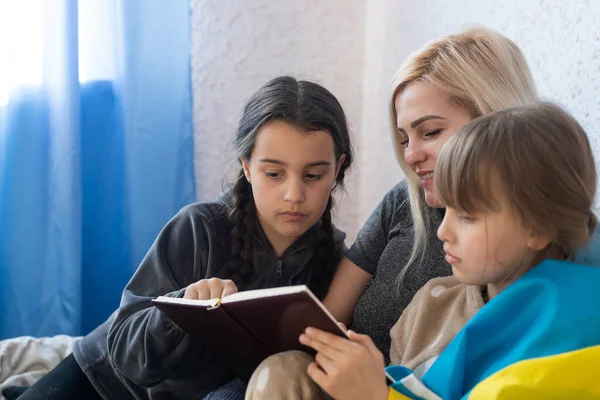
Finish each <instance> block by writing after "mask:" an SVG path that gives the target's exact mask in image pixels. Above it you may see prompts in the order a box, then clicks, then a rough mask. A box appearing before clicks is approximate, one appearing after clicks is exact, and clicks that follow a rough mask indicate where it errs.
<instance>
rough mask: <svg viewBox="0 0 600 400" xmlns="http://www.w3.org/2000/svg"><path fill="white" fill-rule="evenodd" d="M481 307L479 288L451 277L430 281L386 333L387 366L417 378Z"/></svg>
mask: <svg viewBox="0 0 600 400" xmlns="http://www.w3.org/2000/svg"><path fill="white" fill-rule="evenodd" d="M484 304H485V302H484V300H483V297H482V295H481V288H480V287H479V286H471V285H465V284H462V283H460V282H459V281H458V280H457V279H456V278H454V277H453V276H448V277H443V278H435V279H432V280H430V281H429V282H427V284H426V285H425V286H423V287H422V288H421V289H420V290H419V291H418V292H417V294H415V297H414V298H413V300H412V301H411V303H410V304H409V305H408V307H406V309H405V310H404V312H403V313H402V316H401V317H400V319H399V320H398V322H397V323H396V325H394V327H393V328H392V330H391V331H390V336H391V339H392V346H391V348H390V359H391V365H403V366H405V367H407V368H410V369H411V370H413V371H414V373H415V375H417V376H419V377H421V376H422V375H423V374H424V373H425V372H426V371H427V369H428V368H429V367H430V366H431V364H433V362H434V361H435V360H436V359H437V357H438V356H439V355H440V353H441V352H442V351H443V350H444V349H445V348H446V346H448V344H449V343H450V341H451V340H452V339H453V338H454V337H455V336H456V334H458V332H459V331H460V330H461V329H462V328H463V326H465V324H466V323H467V322H468V321H469V320H470V319H471V318H472V317H473V316H474V315H475V313H476V312H477V311H479V310H480V309H481V307H483V306H484Z"/></svg>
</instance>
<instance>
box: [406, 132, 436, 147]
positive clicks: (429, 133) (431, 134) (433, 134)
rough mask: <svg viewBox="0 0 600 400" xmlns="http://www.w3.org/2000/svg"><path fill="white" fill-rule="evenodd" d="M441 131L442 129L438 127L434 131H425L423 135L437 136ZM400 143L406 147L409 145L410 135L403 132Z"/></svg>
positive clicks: (428, 136)
mask: <svg viewBox="0 0 600 400" xmlns="http://www.w3.org/2000/svg"><path fill="white" fill-rule="evenodd" d="M440 133H442V129H436V130H434V131H430V132H427V133H425V134H424V135H423V137H426V138H433V137H436V136H437V135H439V134H440ZM400 144H401V145H402V146H405V147H406V146H408V137H407V136H404V135H402V134H401V136H400Z"/></svg>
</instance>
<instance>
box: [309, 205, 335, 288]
mask: <svg viewBox="0 0 600 400" xmlns="http://www.w3.org/2000/svg"><path fill="white" fill-rule="evenodd" d="M332 208H333V197H332V196H331V195H329V201H328V202H327V207H325V211H324V212H323V216H322V217H321V229H320V232H319V233H320V238H319V244H318V245H317V252H316V258H315V261H314V264H313V265H314V266H315V268H314V270H313V275H312V277H311V279H310V282H309V283H308V287H309V288H310V290H312V291H313V293H314V294H315V295H316V296H317V297H318V298H319V299H323V298H324V297H325V295H326V294H327V290H328V289H329V285H330V284H331V280H332V279H333V273H334V272H335V269H336V267H337V263H336V261H337V260H335V240H334V238H333V224H332V222H331V209H332Z"/></svg>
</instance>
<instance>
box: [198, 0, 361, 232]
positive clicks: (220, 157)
mask: <svg viewBox="0 0 600 400" xmlns="http://www.w3.org/2000/svg"><path fill="white" fill-rule="evenodd" d="M364 10H365V0H328V1H320V0H295V1H271V0H252V1H247V0H192V1H191V13H192V14H191V15H192V82H193V90H194V130H195V141H196V143H195V164H196V165H195V171H196V177H197V187H198V198H199V199H200V200H209V199H213V198H215V196H216V195H217V194H218V193H219V191H220V189H221V184H222V175H223V171H224V169H225V167H226V166H227V164H228V161H229V160H230V158H231V154H230V152H229V144H230V143H231V139H232V138H233V135H234V132H235V129H236V126H237V122H238V120H239V117H240V115H241V111H242V107H243V105H244V102H245V101H246V100H247V99H248V97H249V96H250V95H251V94H252V93H253V92H254V91H255V90H256V89H258V87H260V86H261V85H262V84H263V83H265V82H266V81H267V80H268V79H270V78H273V77H275V76H277V75H282V74H290V75H294V76H296V77H298V78H305V79H311V80H314V81H317V82H319V83H321V84H322V85H324V86H325V87H326V88H328V89H329V90H330V91H332V92H333V93H334V94H335V95H336V96H337V97H338V99H339V100H340V102H341V103H342V106H343V107H344V109H345V111H346V113H347V115H348V117H349V120H350V124H351V127H352V128H353V131H354V130H355V129H354V128H356V127H359V126H360V125H361V120H360V118H361V109H362V96H361V89H362V85H361V84H362V82H361V80H362V71H363V59H364V57H363V53H364V37H365V32H364V25H365V20H364ZM354 134H355V135H356V133H354ZM232 169H233V170H236V169H237V165H236V166H235V168H232ZM357 182H358V169H357V168H354V170H353V172H352V173H351V175H350V177H349V179H348V181H347V191H348V193H349V194H355V193H357V188H356V186H357ZM356 200H358V198H357V197H356V196H352V197H350V196H345V195H343V196H341V197H340V198H339V201H338V203H339V204H340V207H339V208H338V210H337V212H336V216H337V219H338V221H339V225H340V227H341V228H342V229H344V230H346V231H347V232H348V233H349V235H350V236H351V237H350V239H351V240H353V236H352V232H354V231H356V226H357V218H358V207H357V206H356V205H355V203H356Z"/></svg>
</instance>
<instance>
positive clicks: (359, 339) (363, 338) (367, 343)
mask: <svg viewBox="0 0 600 400" xmlns="http://www.w3.org/2000/svg"><path fill="white" fill-rule="evenodd" d="M348 337H349V338H350V340H352V341H353V342H355V343H358V344H360V345H362V346H363V347H364V348H366V349H367V351H368V352H369V353H370V354H371V355H373V356H377V355H379V354H381V352H380V351H379V349H378V348H377V346H375V343H374V342H373V339H371V337H370V336H368V335H361V334H360V333H356V332H354V331H351V330H349V331H348Z"/></svg>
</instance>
